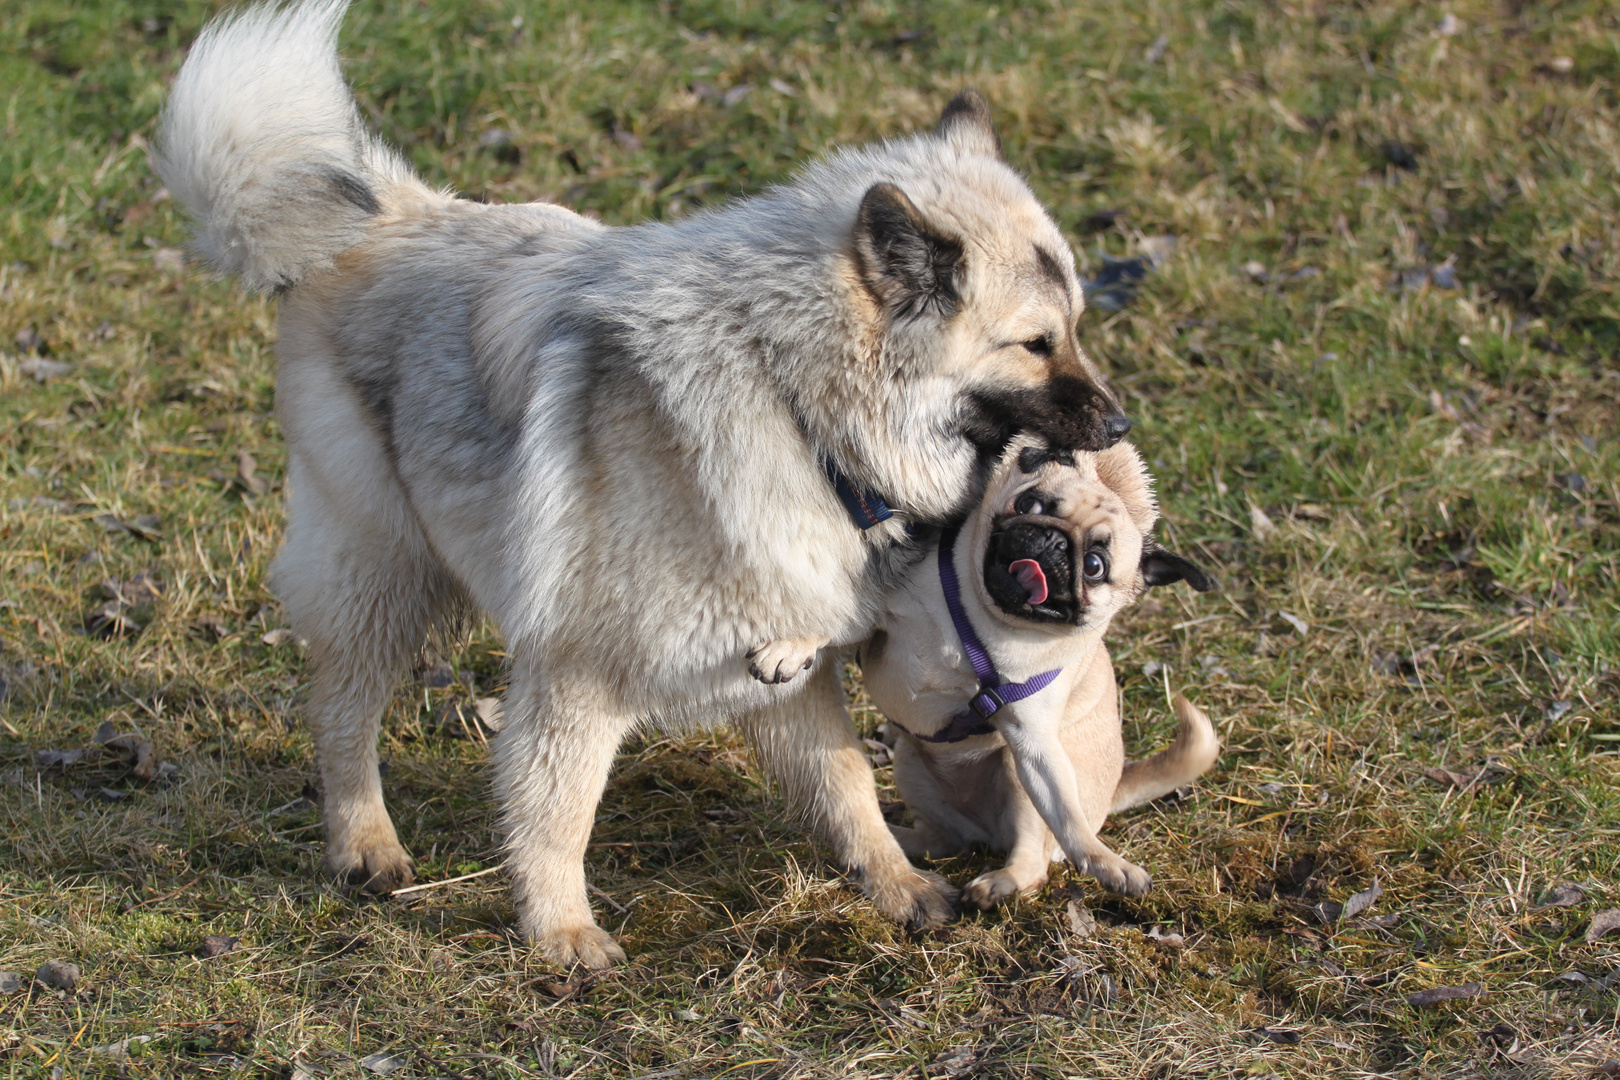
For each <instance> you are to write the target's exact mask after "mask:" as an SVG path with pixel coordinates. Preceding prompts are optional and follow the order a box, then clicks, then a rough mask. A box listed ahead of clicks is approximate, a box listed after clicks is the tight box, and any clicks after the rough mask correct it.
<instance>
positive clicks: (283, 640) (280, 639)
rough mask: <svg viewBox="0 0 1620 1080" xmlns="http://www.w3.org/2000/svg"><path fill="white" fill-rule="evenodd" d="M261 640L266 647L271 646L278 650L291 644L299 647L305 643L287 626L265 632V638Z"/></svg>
mask: <svg viewBox="0 0 1620 1080" xmlns="http://www.w3.org/2000/svg"><path fill="white" fill-rule="evenodd" d="M259 640H260V641H262V642H264V643H265V644H266V645H269V646H270V647H271V648H277V647H279V646H282V645H286V644H288V643H289V642H293V643H296V644H299V645H302V644H303V643H304V642H303V639H302V638H300V637H299V636H298V635H297V634H295V633H293V632H292V631H291V630H289V629H288V628H287V627H285V626H278V627H276V628H275V629H274V630H267V631H265V635H264V637H262V638H260V639H259Z"/></svg>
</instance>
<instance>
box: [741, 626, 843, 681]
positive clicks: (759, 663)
mask: <svg viewBox="0 0 1620 1080" xmlns="http://www.w3.org/2000/svg"><path fill="white" fill-rule="evenodd" d="M827 641H828V639H827V638H824V637H823V638H808V637H805V638H777V639H775V640H773V641H761V642H759V643H758V644H757V645H755V646H754V647H753V648H752V649H749V650H748V657H747V659H748V674H750V675H752V676H753V677H754V678H756V679H758V680H759V681H760V682H762V683H768V684H775V683H785V682H792V681H793V679H794V677H795V676H797V675H798V674H799V672H801V671H808V670H809V669H810V667H811V665H813V664H814V663H815V662H816V654H817V653H819V652H821V650H822V648H823V646H825V645H826V644H827Z"/></svg>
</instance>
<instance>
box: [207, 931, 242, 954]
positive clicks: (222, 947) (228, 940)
mask: <svg viewBox="0 0 1620 1080" xmlns="http://www.w3.org/2000/svg"><path fill="white" fill-rule="evenodd" d="M241 940H242V939H241V938H239V937H228V936H226V935H224V934H209V935H208V936H207V937H205V938H203V939H202V947H201V948H200V949H199V950H198V951H199V952H201V953H202V955H203V956H207V957H214V956H224V955H225V954H226V953H228V952H230V951H231V950H232V949H234V948H236V943H237V942H239V941H241Z"/></svg>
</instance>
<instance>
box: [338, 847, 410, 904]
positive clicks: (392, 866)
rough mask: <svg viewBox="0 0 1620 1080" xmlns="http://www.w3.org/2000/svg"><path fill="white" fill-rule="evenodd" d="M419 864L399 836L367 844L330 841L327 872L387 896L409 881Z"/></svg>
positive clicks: (357, 887)
mask: <svg viewBox="0 0 1620 1080" xmlns="http://www.w3.org/2000/svg"><path fill="white" fill-rule="evenodd" d="M414 865H415V863H414V862H413V860H412V859H411V857H410V856H409V855H408V854H406V853H405V849H404V848H402V847H400V846H399V842H398V841H397V840H391V841H378V842H377V843H375V844H371V845H367V846H363V847H362V846H359V845H352V844H351V845H345V846H342V847H339V846H338V845H333V844H329V845H327V850H326V872H327V873H328V874H330V875H331V876H332V877H334V878H336V879H337V880H338V881H339V882H341V883H342V884H344V885H346V886H348V887H350V888H353V889H359V890H361V891H362V892H368V893H372V894H373V895H376V896H386V895H388V894H389V893H391V892H393V891H394V890H395V889H402V888H404V887H405V886H407V885H409V884H410V883H411V881H412V880H413V879H414V877H415V875H414V874H413V873H412V867H413V866H414Z"/></svg>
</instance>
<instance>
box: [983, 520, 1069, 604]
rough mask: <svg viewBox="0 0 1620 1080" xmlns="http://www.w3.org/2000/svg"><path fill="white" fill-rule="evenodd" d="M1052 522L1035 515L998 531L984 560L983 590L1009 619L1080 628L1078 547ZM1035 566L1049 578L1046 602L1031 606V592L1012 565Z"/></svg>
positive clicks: (998, 528)
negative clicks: (1076, 573) (1076, 571)
mask: <svg viewBox="0 0 1620 1080" xmlns="http://www.w3.org/2000/svg"><path fill="white" fill-rule="evenodd" d="M1052 520H1053V519H1051V518H1047V519H1044V520H1043V519H1042V518H1040V517H1037V516H1034V515H1023V516H1020V517H1013V518H1008V519H1006V521H1004V522H1002V523H1001V524H999V525H997V526H996V529H995V531H994V532H993V533H991V535H990V544H989V548H988V550H986V551H985V555H984V587H985V591H987V592H988V593H989V594H990V599H992V600H994V601H995V603H996V606H997V607H999V608H1000V609H1001V610H1002V611H1005V612H1006V613H1007V614H1009V615H1012V616H1015V617H1017V618H1020V619H1029V620H1032V621H1034V622H1061V623H1076V624H1077V623H1079V621H1080V602H1079V597H1078V594H1077V592H1076V591H1075V587H1074V544H1073V542H1072V541H1071V540H1070V539H1069V534H1068V533H1067V532H1065V531H1064V530H1063V529H1062V528H1060V527H1058V526H1057V525H1054V524H1051V522H1052ZM1024 559H1029V560H1031V561H1033V562H1034V563H1035V564H1036V565H1038V566H1039V567H1040V568H1041V573H1042V574H1044V575H1045V577H1046V597H1045V598H1044V599H1042V600H1041V601H1039V602H1038V603H1031V602H1030V595H1029V592H1028V591H1027V590H1026V589H1025V587H1024V585H1023V583H1021V582H1020V581H1019V580H1018V576H1017V575H1016V574H1015V573H1014V571H1013V569H1012V566H1013V564H1014V563H1017V562H1020V561H1022V560H1024Z"/></svg>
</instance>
